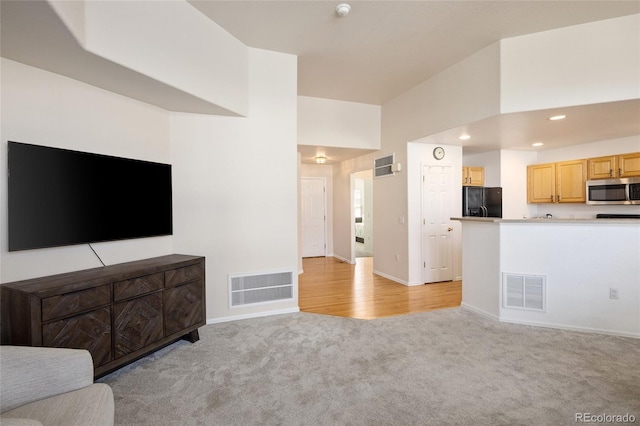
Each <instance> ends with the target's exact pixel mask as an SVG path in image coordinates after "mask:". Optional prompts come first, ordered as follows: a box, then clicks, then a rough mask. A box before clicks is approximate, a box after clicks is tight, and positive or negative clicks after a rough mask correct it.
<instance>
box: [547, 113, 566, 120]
mask: <svg viewBox="0 0 640 426" xmlns="http://www.w3.org/2000/svg"><path fill="white" fill-rule="evenodd" d="M565 118H567V116H566V115H562V114H560V115H554V116H553V117H549V120H551V121H558V120H564V119H565Z"/></svg>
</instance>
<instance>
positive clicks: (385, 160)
mask: <svg viewBox="0 0 640 426" xmlns="http://www.w3.org/2000/svg"><path fill="white" fill-rule="evenodd" d="M394 158H395V154H389V155H386V156H384V157H378V158H376V159H374V160H373V177H374V178H379V177H383V176H393V175H395V173H394V165H393V160H394Z"/></svg>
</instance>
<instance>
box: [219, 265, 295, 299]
mask: <svg viewBox="0 0 640 426" xmlns="http://www.w3.org/2000/svg"><path fill="white" fill-rule="evenodd" d="M294 277H295V275H294V273H293V271H291V270H289V271H277V272H269V273H255V274H229V306H230V307H232V308H233V307H238V306H246V305H255V304H262V303H271V302H280V301H283V300H292V299H293V285H294V279H295V278H294Z"/></svg>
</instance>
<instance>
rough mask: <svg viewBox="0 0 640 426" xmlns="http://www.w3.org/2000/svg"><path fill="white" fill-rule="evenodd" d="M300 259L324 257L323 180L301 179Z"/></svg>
mask: <svg viewBox="0 0 640 426" xmlns="http://www.w3.org/2000/svg"><path fill="white" fill-rule="evenodd" d="M300 193H301V201H302V202H301V208H302V212H301V216H302V257H315V256H326V225H325V223H326V199H325V179H324V178H302V179H301V185H300Z"/></svg>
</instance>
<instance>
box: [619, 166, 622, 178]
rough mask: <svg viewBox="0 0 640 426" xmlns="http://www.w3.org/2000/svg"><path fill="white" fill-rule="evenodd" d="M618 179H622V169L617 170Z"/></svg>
mask: <svg viewBox="0 0 640 426" xmlns="http://www.w3.org/2000/svg"><path fill="white" fill-rule="evenodd" d="M618 177H622V167H620V168H619V169H618Z"/></svg>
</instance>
